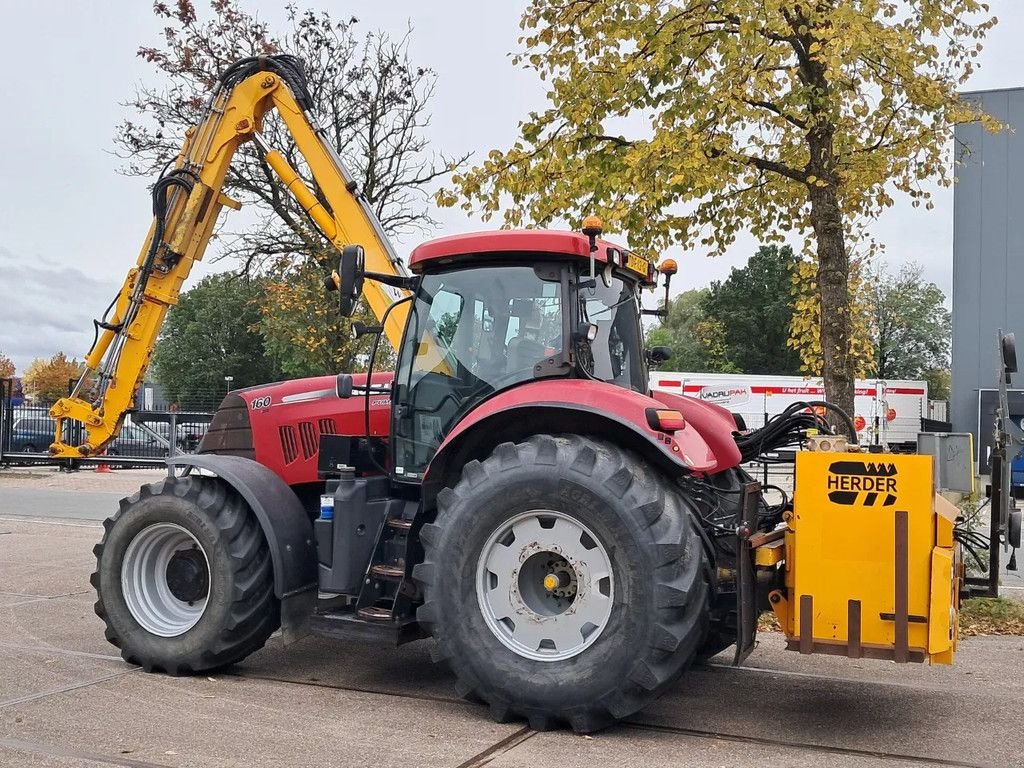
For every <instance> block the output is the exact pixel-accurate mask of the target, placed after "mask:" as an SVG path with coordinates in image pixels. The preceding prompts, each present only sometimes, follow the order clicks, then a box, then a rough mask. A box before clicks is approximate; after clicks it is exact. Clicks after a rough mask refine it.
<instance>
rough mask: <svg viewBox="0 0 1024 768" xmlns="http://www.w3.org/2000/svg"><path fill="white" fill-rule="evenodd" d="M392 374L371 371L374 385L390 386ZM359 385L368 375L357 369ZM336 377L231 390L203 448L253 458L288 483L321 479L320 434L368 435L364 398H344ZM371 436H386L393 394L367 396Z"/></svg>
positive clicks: (357, 395) (211, 425)
mask: <svg viewBox="0 0 1024 768" xmlns="http://www.w3.org/2000/svg"><path fill="white" fill-rule="evenodd" d="M393 379H394V374H393V373H375V374H373V384H374V385H375V386H382V385H385V386H389V385H390V384H391V382H392V380H393ZM352 381H353V384H354V386H355V387H356V388H358V387H361V386H365V384H366V374H353V375H352ZM335 383H336V377H335V376H317V377H314V378H308V379H294V380H292V381H282V382H278V383H276V384H263V385H260V386H258V387H249V388H248V389H239V390H235V391H233V392H229V393H228V394H227V396H226V397H225V398H224V400H223V402H222V403H221V404H220V407H219V408H218V409H217V413H216V414H215V415H214V417H213V421H212V422H211V424H210V428H209V430H208V431H207V433H206V435H205V436H204V437H203V441H202V443H200V445H199V453H216V454H230V455H235V456H245V457H246V458H250V459H255V460H256V461H258V462H259V463H260V464H263V465H264V466H266V467H268V468H270V469H271V470H273V471H274V473H275V474H277V475H278V476H279V477H280V478H281V479H282V480H284V481H285V482H286V483H288V484H289V485H297V484H299V483H312V482H316V481H317V480H318V476H317V457H318V454H319V448H320V436H321V435H348V436H353V437H362V436H363V435H365V434H366V417H365V408H366V405H367V401H366V398H365V397H364V396H363V395H362V394H353V395H352V396H351V397H348V398H340V397H338V395H337V390H336V388H335ZM369 411H370V435H371V436H372V437H383V438H385V439H386V438H387V435H388V431H389V427H390V415H391V396H390V394H371V395H370V397H369Z"/></svg>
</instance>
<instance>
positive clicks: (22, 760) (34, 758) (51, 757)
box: [0, 739, 129, 768]
mask: <svg viewBox="0 0 1024 768" xmlns="http://www.w3.org/2000/svg"><path fill="white" fill-rule="evenodd" d="M5 743H8V742H7V740H4V739H0V765H10V766H15V765H16V766H19V768H91V767H92V766H109V765H111V763H109V762H98V761H96V760H89V759H86V758H83V757H81V756H70V755H68V754H67V753H66V752H64V750H63V749H62V748H60V747H57V748H56V749H55V748H54V747H53V746H51V745H46V744H34V743H32V742H23V741H19V740H10V741H9V743H10V744H11V745H12V746H10V747H8V746H5ZM16 747H20V749H19V748H16ZM124 764H125V765H129V764H128V763H124ZM115 765H116V763H115Z"/></svg>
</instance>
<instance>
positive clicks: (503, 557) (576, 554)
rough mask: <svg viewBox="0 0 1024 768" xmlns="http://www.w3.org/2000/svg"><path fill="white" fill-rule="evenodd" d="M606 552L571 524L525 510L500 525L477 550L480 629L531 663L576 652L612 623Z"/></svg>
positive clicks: (578, 525)
mask: <svg viewBox="0 0 1024 768" xmlns="http://www.w3.org/2000/svg"><path fill="white" fill-rule="evenodd" d="M612 590H613V583H612V567H611V560H610V559H609V557H608V552H607V551H606V550H605V548H604V546H603V545H602V544H601V542H600V541H599V540H598V539H597V537H596V536H594V534H593V533H592V532H591V531H590V529H589V528H587V527H586V526H585V525H583V523H581V522H580V521H579V520H577V519H576V518H573V517H570V516H568V515H566V514H563V513H561V512H555V511H552V510H532V511H530V512H524V513H522V514H520V515H517V516H515V517H513V518H511V519H510V520H507V521H505V522H504V523H502V524H501V525H500V526H498V528H497V529H496V530H495V531H494V532H493V533H492V534H491V536H490V537H489V538H488V539H487V542H486V543H485V544H484V546H483V549H482V550H481V553H480V558H479V560H478V563H477V575H476V592H477V600H478V602H479V605H480V610H481V612H482V613H483V616H484V620H485V621H486V622H487V626H488V627H489V628H490V630H491V632H493V633H494V635H495V637H497V638H498V640H500V641H501V643H502V644H503V645H504V646H505V647H506V648H508V649H510V650H512V651H514V652H515V653H517V654H519V655H520V656H523V657H525V658H528V659H533V660H535V661H561V660H563V659H568V658H571V657H573V656H576V655H577V654H579V653H582V652H583V651H584V650H586V649H587V648H589V647H590V646H591V645H592V644H593V643H594V641H595V640H597V638H598V637H599V636H600V634H601V632H602V631H603V630H604V628H605V626H606V625H607V623H608V619H609V617H610V616H611V612H612V604H613V591H612Z"/></svg>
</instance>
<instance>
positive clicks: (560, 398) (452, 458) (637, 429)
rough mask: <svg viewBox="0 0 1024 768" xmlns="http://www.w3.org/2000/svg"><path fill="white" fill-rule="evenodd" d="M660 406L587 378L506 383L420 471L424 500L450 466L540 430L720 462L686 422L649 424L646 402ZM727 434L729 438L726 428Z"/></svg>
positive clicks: (663, 455) (691, 464) (658, 458)
mask: <svg viewBox="0 0 1024 768" xmlns="http://www.w3.org/2000/svg"><path fill="white" fill-rule="evenodd" d="M664 407H665V406H664V404H663V403H661V402H659V401H658V400H655V399H654V398H652V397H649V396H647V395H645V394H641V393H639V392H635V391H633V390H629V389H625V388H623V387H620V386H616V385H614V384H608V383H606V382H603V381H590V380H586V379H568V380H566V379H545V380H537V381H531V382H527V383H525V384H522V385H519V386H517V387H513V388H511V389H506V390H504V391H502V392H499V393H498V394H496V395H494V396H493V397H490V398H489V399H487V400H485V401H484V402H482V403H480V405H478V406H477V407H476V408H474V409H473V410H472V411H470V412H469V414H467V415H466V416H465V417H464V418H463V419H462V421H460V422H459V423H458V424H457V425H456V426H455V428H454V429H452V431H451V432H449V433H448V435H447V436H446V437H445V439H444V442H443V443H442V444H441V446H440V448H439V449H438V451H437V453H436V454H435V455H434V458H433V460H432V461H431V462H430V465H429V466H428V468H427V472H426V473H425V476H424V480H423V488H424V494H425V496H424V500H425V502H426V503H427V504H429V503H430V499H431V497H432V496H433V494H434V493H436V492H437V491H439V490H440V487H443V484H444V482H445V480H446V475H447V474H448V472H449V471H451V470H452V469H453V468H457V467H461V466H462V464H463V463H464V462H466V461H469V460H471V459H481V460H482V459H484V458H485V457H486V456H487V455H488V454H489V453H490V451H491V450H493V448H494V447H495V446H496V445H498V444H499V443H502V442H505V441H509V440H512V441H514V440H518V439H522V438H525V437H527V436H529V435H531V434H537V433H541V432H548V433H551V432H556V433H557V432H572V433H577V434H579V433H589V434H594V435H596V436H599V437H604V438H606V439H608V440H611V441H613V442H616V443H619V444H621V445H624V446H625V447H628V448H630V449H631V450H635V451H637V452H638V453H640V454H641V455H644V456H645V457H646V458H647V459H648V460H649V461H652V462H654V463H656V464H658V465H660V466H662V467H663V468H664V469H666V470H667V471H669V472H680V473H682V472H697V473H711V472H716V471H719V470H720V469H724V468H725V467H724V466H722V463H720V461H719V458H718V457H717V456H716V455H715V452H714V451H713V450H712V448H711V447H710V446H709V444H708V442H707V441H706V440H705V439H704V437H702V436H701V434H700V433H699V432H698V430H697V429H695V428H694V427H693V426H691V425H689V424H687V425H686V426H685V427H684V428H683V429H680V430H677V431H675V432H672V433H665V432H660V431H658V430H655V429H653V428H651V426H650V425H649V424H648V423H647V409H648V408H664ZM670 407H671V406H670ZM727 436H729V439H731V432H729V433H727ZM737 453H738V451H737ZM723 458H724V459H725V461H724V464H725V466H729V465H730V462H732V460H733V458H734V457H733V456H732V454H731V453H730V454H729V455H727V456H725V457H723Z"/></svg>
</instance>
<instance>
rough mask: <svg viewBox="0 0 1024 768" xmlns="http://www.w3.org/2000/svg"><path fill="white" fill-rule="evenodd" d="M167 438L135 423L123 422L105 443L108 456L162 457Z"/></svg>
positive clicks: (165, 448) (165, 449)
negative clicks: (110, 439) (114, 434)
mask: <svg viewBox="0 0 1024 768" xmlns="http://www.w3.org/2000/svg"><path fill="white" fill-rule="evenodd" d="M168 445H169V442H168V440H167V438H165V437H161V436H159V435H154V434H152V433H150V432H147V431H146V430H144V429H142V428H141V427H139V426H138V425H136V424H125V425H124V426H123V427H121V431H120V432H118V434H117V437H115V438H114V439H113V440H112V441H111V442H110V443H109V444H108V445H107V455H108V456H133V457H134V456H139V457H151V456H158V457H163V456H166V455H167V448H168Z"/></svg>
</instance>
